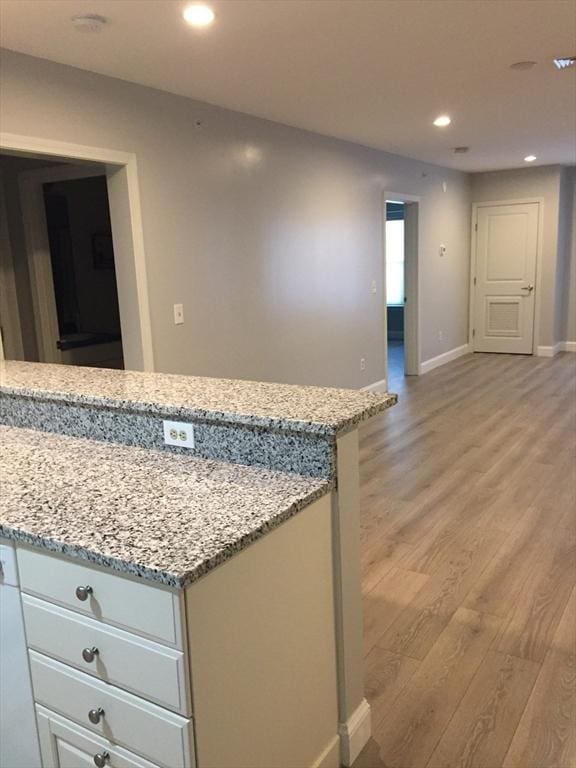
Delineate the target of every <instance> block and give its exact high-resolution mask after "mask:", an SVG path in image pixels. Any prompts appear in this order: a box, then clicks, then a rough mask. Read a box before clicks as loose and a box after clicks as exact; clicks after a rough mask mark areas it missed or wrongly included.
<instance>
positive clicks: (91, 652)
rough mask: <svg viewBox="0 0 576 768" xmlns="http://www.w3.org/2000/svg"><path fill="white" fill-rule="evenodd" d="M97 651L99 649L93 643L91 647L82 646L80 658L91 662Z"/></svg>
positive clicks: (88, 662)
mask: <svg viewBox="0 0 576 768" xmlns="http://www.w3.org/2000/svg"><path fill="white" fill-rule="evenodd" d="M99 653H100V651H99V650H98V648H96V646H95V645H94V646H92V648H84V650H83V651H82V658H83V659H84V661H85V662H86V663H87V664H91V663H92V662H93V661H94V659H95V658H96V656H98V654H99Z"/></svg>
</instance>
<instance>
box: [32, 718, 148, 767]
mask: <svg viewBox="0 0 576 768" xmlns="http://www.w3.org/2000/svg"><path fill="white" fill-rule="evenodd" d="M36 718H37V720H38V733H39V734H40V745H41V750H42V768H94V765H95V762H94V760H95V759H96V760H98V758H100V759H101V760H103V761H104V764H105V765H106V768H157V766H155V765H154V763H150V762H148V760H144V758H142V757H138V755H134V754H132V753H131V752H128V751H127V750H125V749H122V747H117V746H116V745H115V744H112V743H111V742H110V741H108V740H107V739H104V738H102V736H96V735H95V734H93V733H90V731H87V730H86V729H85V728H82V727H81V726H80V725H76V723H72V722H70V721H69V720H66V719H65V718H63V717H60V715H57V714H55V713H54V712H50V710H48V709H45V708H44V707H41V706H40V705H37V706H36Z"/></svg>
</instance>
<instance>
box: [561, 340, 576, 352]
mask: <svg viewBox="0 0 576 768" xmlns="http://www.w3.org/2000/svg"><path fill="white" fill-rule="evenodd" d="M560 352H576V341H561V342H560Z"/></svg>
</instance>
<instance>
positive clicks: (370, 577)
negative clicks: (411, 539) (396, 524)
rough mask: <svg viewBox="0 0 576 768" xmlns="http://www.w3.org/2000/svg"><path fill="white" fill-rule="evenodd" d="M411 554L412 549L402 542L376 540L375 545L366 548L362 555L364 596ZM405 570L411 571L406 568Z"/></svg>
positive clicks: (384, 539)
mask: <svg viewBox="0 0 576 768" xmlns="http://www.w3.org/2000/svg"><path fill="white" fill-rule="evenodd" d="M411 552H412V547H411V546H410V545H409V544H406V543H405V542H403V541H397V540H394V539H387V538H378V539H376V540H375V545H374V546H371V547H366V548H365V550H364V552H363V553H362V563H361V565H362V591H363V593H364V594H367V593H368V592H370V590H371V589H372V588H373V587H375V586H376V584H377V583H378V582H379V581H380V580H381V579H382V578H383V577H384V576H385V575H386V574H387V573H388V572H389V571H390V570H391V569H392V568H393V567H394V566H398V565H400V564H401V563H402V560H403V559H404V558H405V557H407V556H408V555H409V554H410V553H411ZM405 570H412V569H411V568H406V569H405Z"/></svg>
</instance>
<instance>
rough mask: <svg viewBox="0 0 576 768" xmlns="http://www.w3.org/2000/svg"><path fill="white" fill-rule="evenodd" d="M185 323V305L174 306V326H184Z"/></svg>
mask: <svg viewBox="0 0 576 768" xmlns="http://www.w3.org/2000/svg"><path fill="white" fill-rule="evenodd" d="M183 323H184V305H183V304H174V325H183Z"/></svg>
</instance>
